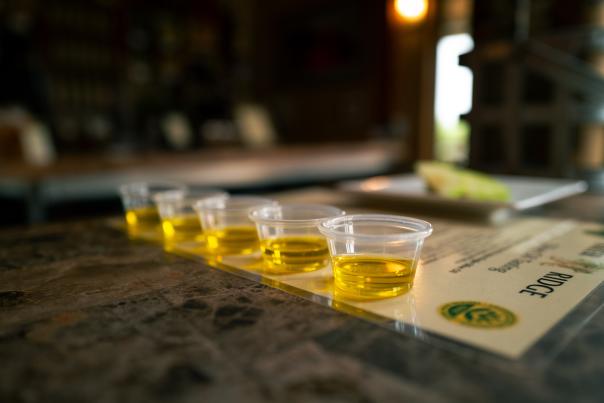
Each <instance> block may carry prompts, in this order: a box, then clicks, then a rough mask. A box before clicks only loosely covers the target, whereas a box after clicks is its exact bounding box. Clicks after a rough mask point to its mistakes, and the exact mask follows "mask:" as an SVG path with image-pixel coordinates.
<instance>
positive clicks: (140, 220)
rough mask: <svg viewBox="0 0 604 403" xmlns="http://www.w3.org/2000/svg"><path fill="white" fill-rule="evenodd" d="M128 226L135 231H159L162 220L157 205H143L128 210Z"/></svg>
mask: <svg viewBox="0 0 604 403" xmlns="http://www.w3.org/2000/svg"><path fill="white" fill-rule="evenodd" d="M126 222H127V223H128V228H129V229H130V230H134V231H158V230H159V226H160V222H159V214H158V212H157V208H155V206H149V207H142V208H138V209H132V210H128V211H127V212H126Z"/></svg>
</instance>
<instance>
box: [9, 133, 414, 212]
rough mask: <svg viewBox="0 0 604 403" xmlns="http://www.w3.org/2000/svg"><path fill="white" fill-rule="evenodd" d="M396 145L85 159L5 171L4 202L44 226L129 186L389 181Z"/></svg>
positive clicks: (236, 186)
mask: <svg viewBox="0 0 604 403" xmlns="http://www.w3.org/2000/svg"><path fill="white" fill-rule="evenodd" d="M401 155H402V152H401V151H400V146H399V145H398V144H397V143H393V142H362V143H338V144H321V145H304V146H287V147H286V146H281V147H274V148H270V149H259V150H251V149H240V148H230V149H206V150H200V151H195V152H188V153H159V152H157V153H147V154H138V155H132V154H130V155H99V156H95V155H79V156H70V157H63V158H60V159H59V160H58V161H57V162H56V163H54V164H52V165H49V166H45V167H34V166H31V165H27V164H24V163H21V162H9V163H6V164H4V165H0V198H12V199H21V200H23V201H24V202H25V203H26V205H27V218H28V221H29V222H32V223H33V222H40V221H44V219H45V217H46V210H47V208H48V206H51V205H53V204H58V203H62V202H73V201H85V200H97V199H108V198H113V197H115V198H117V187H118V186H119V185H120V184H122V183H127V182H133V181H145V180H171V181H179V182H185V183H188V184H192V185H198V186H208V187H220V188H226V189H230V190H233V189H246V190H247V189H251V190H253V189H262V188H270V187H271V186H292V187H293V186H296V185H304V184H310V183H321V182H322V183H325V182H328V181H336V180H341V179H347V178H352V177H359V176H369V175H376V174H380V173H384V172H386V171H388V169H390V168H391V167H392V166H393V165H395V164H397V163H398V162H399V161H400V158H401Z"/></svg>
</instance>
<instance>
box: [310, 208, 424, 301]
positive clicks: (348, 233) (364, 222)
mask: <svg viewBox="0 0 604 403" xmlns="http://www.w3.org/2000/svg"><path fill="white" fill-rule="evenodd" d="M319 230H320V231H321V233H322V234H323V235H325V237H326V238H327V244H328V246H329V252H330V254H331V262H332V267H333V274H334V286H335V291H336V295H337V296H342V297H345V298H351V299H360V300H368V299H379V298H388V297H394V296H397V295H400V294H403V293H405V292H407V291H408V290H410V289H411V287H412V286H413V279H414V277H415V271H416V268H417V265H418V262H419V258H420V252H421V249H422V245H423V241H424V239H425V238H426V237H428V236H429V235H430V234H431V233H432V225H431V224H430V223H428V222H426V221H423V220H418V219H415V218H410V217H402V216H396V215H383V214H358V215H349V216H343V217H337V218H332V219H329V220H327V221H323V222H322V223H321V225H320V226H319Z"/></svg>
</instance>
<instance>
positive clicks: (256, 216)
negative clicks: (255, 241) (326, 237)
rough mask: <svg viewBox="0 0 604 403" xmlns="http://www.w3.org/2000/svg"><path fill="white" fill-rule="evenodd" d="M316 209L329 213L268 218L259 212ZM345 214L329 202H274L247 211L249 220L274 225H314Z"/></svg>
mask: <svg viewBox="0 0 604 403" xmlns="http://www.w3.org/2000/svg"><path fill="white" fill-rule="evenodd" d="M283 208H287V209H294V210H301V209H305V208H307V209H317V210H321V209H322V210H324V211H326V212H327V211H330V213H326V214H325V215H322V216H321V217H317V218H304V219H291V218H287V219H284V218H269V217H263V216H262V215H261V214H262V213H266V212H268V211H275V210H277V209H283ZM344 214H346V212H345V211H344V210H342V209H340V208H338V207H335V206H331V205H329V204H319V203H284V204H276V205H268V206H259V207H254V208H252V210H251V211H250V212H249V214H248V216H249V218H250V220H252V221H254V222H255V223H257V224H268V225H276V224H286V225H296V226H313V227H316V226H317V225H319V224H320V223H321V222H322V221H325V220H328V219H330V218H334V217H340V216H343V215H344Z"/></svg>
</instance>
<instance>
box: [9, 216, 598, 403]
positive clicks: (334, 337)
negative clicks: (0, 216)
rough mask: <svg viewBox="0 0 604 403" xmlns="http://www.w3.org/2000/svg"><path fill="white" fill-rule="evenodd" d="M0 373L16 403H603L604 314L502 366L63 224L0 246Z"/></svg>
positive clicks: (594, 303) (92, 226)
mask: <svg viewBox="0 0 604 403" xmlns="http://www.w3.org/2000/svg"><path fill="white" fill-rule="evenodd" d="M601 291H602V287H600V289H599V291H598V292H597V293H596V294H597V295H592V296H591V297H589V298H588V299H587V300H586V301H585V302H584V303H583V304H582V305H581V306H582V309H585V310H586V312H589V311H596V310H597V308H598V307H599V306H600V303H601V301H602V294H603V293H602V292H601ZM0 362H1V363H2V365H0V401H2V402H11V403H12V402H14V403H18V402H55V401H56V402H91V403H92V402H114V401H141V402H159V401H162V402H163V401H170V402H199V401H203V402H214V401H221V402H222V401H237V402H240V401H246V402H247V401H249V402H256V401H269V402H273V401H274V402H283V401H288V402H306V401H318V402H374V401H375V402H391V401H392V402H401V401H409V402H486V401H494V402H511V401H517V402H528V401H539V402H569V401H573V402H597V401H600V402H601V401H602V400H603V399H604V383H603V382H602V380H604V312H603V311H602V310H599V311H597V312H596V313H595V314H594V315H593V316H592V317H591V320H590V321H589V322H587V323H586V324H585V326H583V327H582V328H581V330H580V331H579V332H578V334H576V335H573V337H572V340H571V341H570V343H568V344H566V345H565V347H564V349H562V350H561V351H559V352H558V353H557V354H555V355H554V356H553V358H551V360H546V359H539V360H538V364H537V363H533V362H531V361H530V360H528V361H527V360H523V361H517V362H515V361H508V360H504V359H501V358H498V357H495V356H491V355H489V354H485V353H479V352H468V351H465V352H462V351H461V350H460V351H456V349H451V348H442V347H437V346H434V345H431V344H430V343H427V342H425V341H422V340H420V339H417V338H414V337H413V336H411V335H405V334H398V333H394V332H392V331H390V330H387V329H385V328H382V327H380V326H377V325H375V324H372V323H369V322H365V321H363V320H361V319H357V318H354V317H352V316H349V315H346V314H343V313H339V312H337V311H334V310H331V309H330V308H328V307H325V306H321V305H317V304H315V303H313V302H310V301H307V300H304V299H301V298H299V297H296V296H293V295H290V294H287V293H285V292H283V291H280V290H276V289H272V288H269V287H266V286H264V285H261V284H257V283H254V282H252V281H249V280H246V279H243V278H239V277H236V276H234V275H232V274H229V273H226V272H222V271H219V270H216V269H213V268H210V267H208V266H206V265H205V264H203V263H200V262H195V261H191V260H186V259H183V258H180V257H176V256H171V255H167V254H165V253H164V252H163V251H162V250H161V248H159V247H157V246H156V245H153V244H149V243H144V242H137V241H129V240H128V238H127V237H126V236H125V235H124V234H122V233H121V232H119V231H117V230H115V229H111V228H109V227H108V226H107V225H106V224H105V223H104V222H102V221H88V222H75V223H62V224H54V225H46V226H40V227H34V228H32V229H17V230H8V231H3V232H0Z"/></svg>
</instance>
